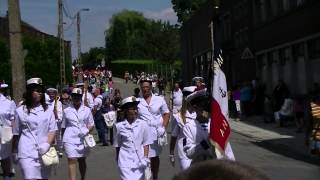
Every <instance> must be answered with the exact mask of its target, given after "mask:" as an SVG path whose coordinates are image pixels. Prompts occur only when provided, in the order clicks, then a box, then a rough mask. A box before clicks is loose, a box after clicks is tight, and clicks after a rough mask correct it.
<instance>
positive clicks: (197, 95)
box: [186, 88, 208, 104]
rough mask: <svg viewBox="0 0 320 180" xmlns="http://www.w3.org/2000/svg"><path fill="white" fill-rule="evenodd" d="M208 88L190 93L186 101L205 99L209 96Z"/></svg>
mask: <svg viewBox="0 0 320 180" xmlns="http://www.w3.org/2000/svg"><path fill="white" fill-rule="evenodd" d="M207 96H208V94H207V89H206V88H205V89H201V90H199V91H195V92H193V93H192V94H190V95H188V96H187V97H186V101H188V102H190V103H191V104H193V102H197V101H198V100H201V99H205V98H207Z"/></svg>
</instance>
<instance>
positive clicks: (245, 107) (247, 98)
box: [240, 83, 252, 116]
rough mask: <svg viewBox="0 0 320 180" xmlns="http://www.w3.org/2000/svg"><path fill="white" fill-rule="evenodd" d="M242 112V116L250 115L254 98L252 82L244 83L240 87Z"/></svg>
mask: <svg viewBox="0 0 320 180" xmlns="http://www.w3.org/2000/svg"><path fill="white" fill-rule="evenodd" d="M240 94H241V95H240V101H241V114H242V116H249V115H250V103H251V100H252V88H251V85H250V83H244V84H243V86H242V88H241V89H240Z"/></svg>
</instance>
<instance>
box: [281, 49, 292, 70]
mask: <svg viewBox="0 0 320 180" xmlns="http://www.w3.org/2000/svg"><path fill="white" fill-rule="evenodd" d="M279 60H280V61H279V62H280V65H282V66H284V65H285V64H286V62H289V61H290V48H284V49H280V51H279Z"/></svg>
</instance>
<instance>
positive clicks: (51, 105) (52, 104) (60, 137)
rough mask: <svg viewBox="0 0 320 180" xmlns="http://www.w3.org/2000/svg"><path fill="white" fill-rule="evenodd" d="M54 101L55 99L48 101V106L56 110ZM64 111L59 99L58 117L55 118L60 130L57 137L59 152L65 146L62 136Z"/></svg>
mask: <svg viewBox="0 0 320 180" xmlns="http://www.w3.org/2000/svg"><path fill="white" fill-rule="evenodd" d="M54 103H55V102H54V100H53V101H51V100H49V101H47V104H48V107H49V108H50V109H52V111H53V112H54ZM62 111H63V109H62V103H61V102H60V101H59V100H57V118H55V119H56V122H57V127H58V130H57V131H56V137H55V139H56V143H57V145H58V149H57V150H58V151H59V152H60V151H61V150H62V148H63V144H62V136H61V123H62Z"/></svg>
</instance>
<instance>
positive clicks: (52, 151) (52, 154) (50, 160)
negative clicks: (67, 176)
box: [26, 122, 59, 166]
mask: <svg viewBox="0 0 320 180" xmlns="http://www.w3.org/2000/svg"><path fill="white" fill-rule="evenodd" d="M26 125H27V127H28V130H29V132H30V133H31V136H32V137H33V139H34V141H35V142H36V144H37V146H38V147H39V146H40V145H39V142H38V141H37V139H36V137H35V136H34V135H33V133H32V131H31V128H30V126H29V124H28V123H27V122H26ZM41 159H42V162H43V164H44V165H45V166H53V165H57V164H59V157H58V153H57V151H56V148H54V147H50V148H49V150H48V152H46V153H45V154H43V155H42V156H41Z"/></svg>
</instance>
